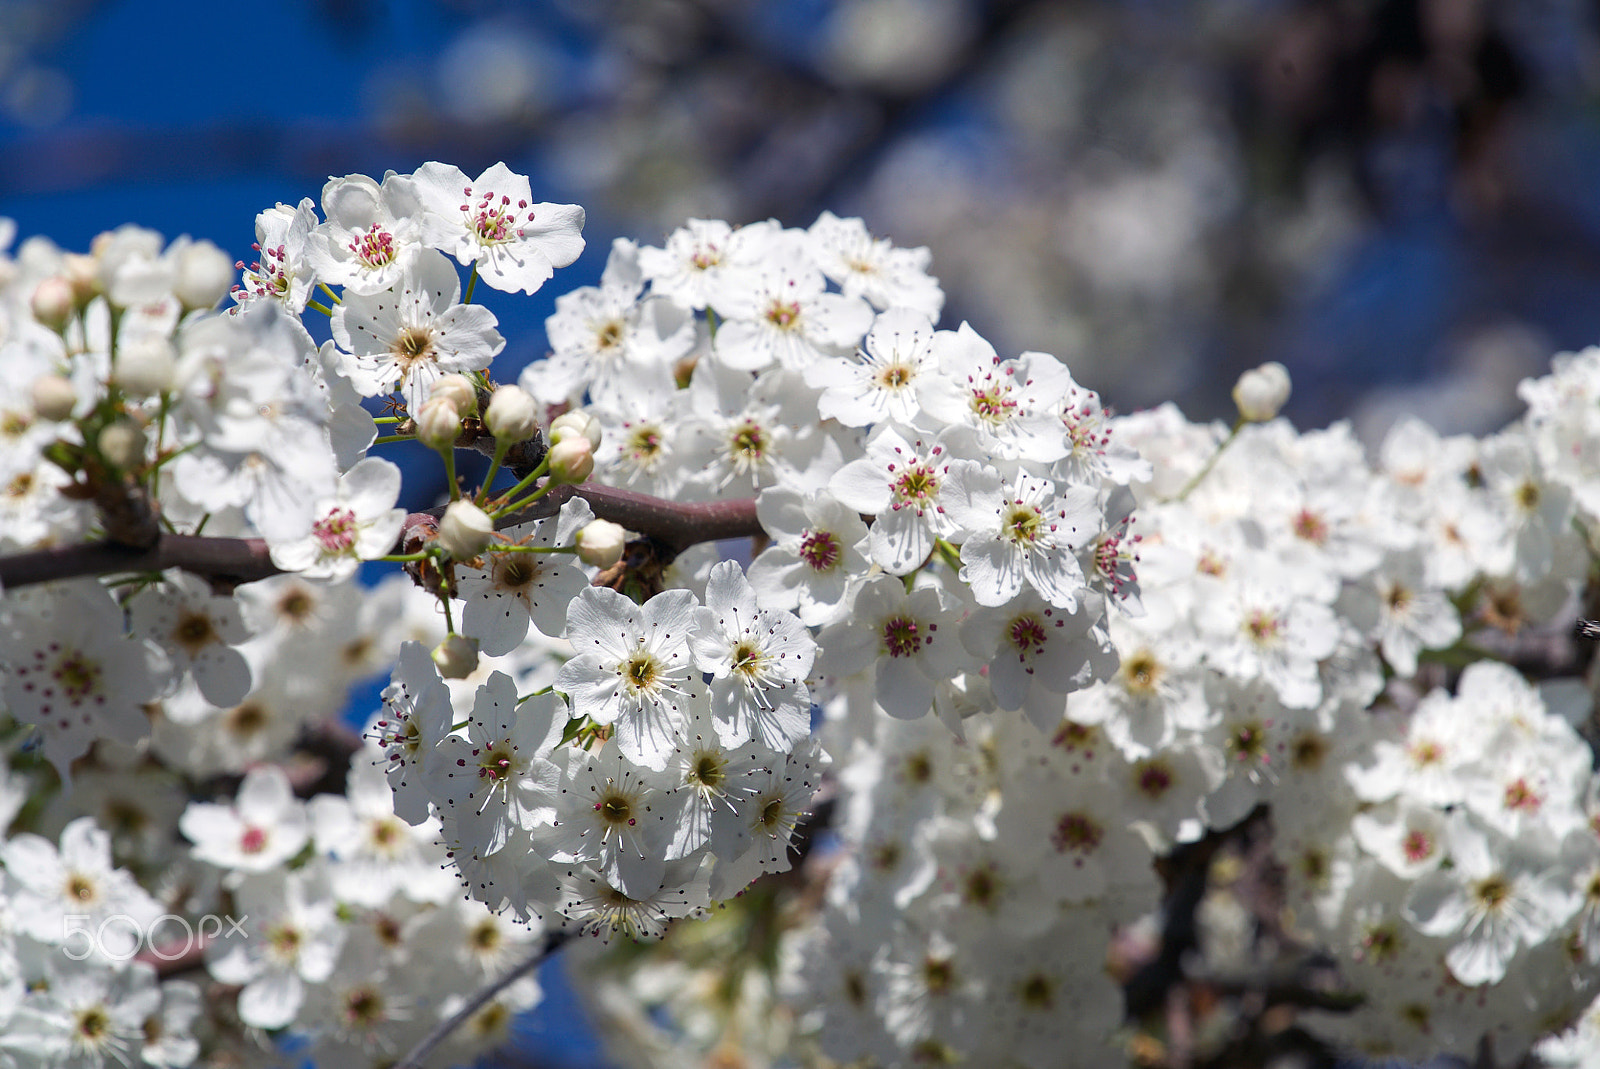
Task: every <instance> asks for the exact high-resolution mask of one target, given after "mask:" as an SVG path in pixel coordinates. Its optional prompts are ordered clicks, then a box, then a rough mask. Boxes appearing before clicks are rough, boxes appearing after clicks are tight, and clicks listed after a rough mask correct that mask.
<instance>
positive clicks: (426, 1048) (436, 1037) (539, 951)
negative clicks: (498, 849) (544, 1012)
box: [394, 929, 570, 1069]
mask: <svg viewBox="0 0 1600 1069" xmlns="http://www.w3.org/2000/svg"><path fill="white" fill-rule="evenodd" d="M569 938H570V935H569V934H568V933H567V931H566V930H565V929H558V930H556V931H553V932H547V933H545V937H544V938H543V939H541V940H540V941H539V945H538V946H537V947H536V948H535V949H534V951H533V953H532V954H530V955H528V960H527V961H525V962H523V963H522V964H521V965H518V966H517V967H516V968H515V969H512V970H511V971H510V972H508V973H506V974H505V975H504V976H502V977H501V978H500V979H498V980H496V981H494V982H493V983H491V984H488V985H486V986H485V987H483V988H482V989H481V990H479V991H478V993H477V994H476V995H473V996H472V997H471V998H470V999H468V1000H467V1003H466V1005H464V1006H462V1007H461V1008H460V1009H459V1010H457V1011H456V1012H455V1015H454V1016H452V1017H450V1018H449V1019H448V1020H444V1021H440V1022H439V1023H438V1024H437V1025H436V1026H435V1027H434V1029H433V1031H431V1032H429V1033H428V1034H427V1035H426V1036H423V1037H422V1041H421V1042H420V1043H418V1044H417V1045H416V1046H415V1047H412V1048H411V1051H410V1053H408V1054H407V1055H406V1056H405V1057H404V1058H402V1059H400V1061H399V1062H398V1063H397V1064H396V1065H395V1066H394V1069H419V1067H420V1066H421V1065H422V1063H423V1061H424V1060H425V1059H426V1058H427V1057H428V1055H430V1054H432V1053H433V1048H435V1047H437V1046H438V1045H439V1044H440V1043H442V1042H444V1039H445V1037H446V1036H448V1035H449V1034H450V1033H451V1032H454V1031H455V1030H456V1029H457V1028H460V1027H461V1025H462V1024H464V1023H465V1022H466V1021H467V1020H469V1019H470V1018H471V1017H472V1015H473V1014H475V1013H477V1012H478V1011H479V1010H481V1009H483V1007H485V1006H487V1005H488V1004H489V1003H490V1002H491V1001H492V1000H493V999H494V997H495V996H496V995H498V994H499V993H500V992H502V991H504V990H505V989H506V988H508V987H510V986H511V985H512V984H514V983H516V982H517V981H518V980H520V979H522V978H523V977H524V976H527V975H528V974H529V973H531V972H533V970H535V969H537V968H538V967H539V966H540V965H541V964H543V962H544V961H545V959H546V958H548V957H549V956H550V954H551V953H552V952H553V951H555V949H556V948H557V947H559V946H560V945H561V944H562V943H565V942H566V941H567V939H569Z"/></svg>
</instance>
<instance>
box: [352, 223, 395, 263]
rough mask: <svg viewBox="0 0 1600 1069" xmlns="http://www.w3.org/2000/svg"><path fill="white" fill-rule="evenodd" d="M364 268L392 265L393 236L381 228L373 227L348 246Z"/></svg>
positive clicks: (393, 252) (393, 254) (393, 251)
mask: <svg viewBox="0 0 1600 1069" xmlns="http://www.w3.org/2000/svg"><path fill="white" fill-rule="evenodd" d="M348 247H349V249H350V251H351V252H353V253H355V254H356V259H357V260H360V261H361V263H362V265H363V266H365V267H373V268H376V267H383V266H384V265H386V264H391V263H394V256H395V248H394V235H393V234H390V233H389V232H388V231H387V230H385V229H383V228H382V227H377V226H375V227H373V228H372V229H371V230H369V231H367V232H366V233H365V234H362V235H360V236H359V237H357V238H356V240H354V241H352V242H351V243H350V245H349V246H348Z"/></svg>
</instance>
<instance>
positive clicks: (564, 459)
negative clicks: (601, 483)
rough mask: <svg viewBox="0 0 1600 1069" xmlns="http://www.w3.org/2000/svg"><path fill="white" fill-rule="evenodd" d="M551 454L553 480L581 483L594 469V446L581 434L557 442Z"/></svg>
mask: <svg viewBox="0 0 1600 1069" xmlns="http://www.w3.org/2000/svg"><path fill="white" fill-rule="evenodd" d="M549 455H550V479H551V481H552V482H558V483H581V482H583V481H584V480H585V479H587V478H588V477H589V475H590V474H591V473H592V472H593V471H594V448H593V447H592V446H591V445H590V444H589V439H587V438H585V437H584V436H583V435H581V434H574V435H572V436H571V437H570V438H566V439H564V440H562V441H560V442H557V443H556V444H555V445H553V446H551V447H550V454H549Z"/></svg>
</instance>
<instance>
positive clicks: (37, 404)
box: [33, 375, 78, 420]
mask: <svg viewBox="0 0 1600 1069" xmlns="http://www.w3.org/2000/svg"><path fill="white" fill-rule="evenodd" d="M77 404H78V391H77V390H75V389H74V388H73V386H72V383H71V382H70V381H69V380H67V379H65V378H62V377H61V376H60V375H40V376H39V377H38V378H36V379H34V380H33V411H34V412H35V414H37V415H38V417H39V418H40V419H48V420H63V419H71V418H72V410H73V408H75V407H77Z"/></svg>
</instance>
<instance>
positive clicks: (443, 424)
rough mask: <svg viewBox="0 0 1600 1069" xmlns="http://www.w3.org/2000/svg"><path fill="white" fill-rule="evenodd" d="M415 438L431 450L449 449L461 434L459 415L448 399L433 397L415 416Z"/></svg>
mask: <svg viewBox="0 0 1600 1069" xmlns="http://www.w3.org/2000/svg"><path fill="white" fill-rule="evenodd" d="M416 424H417V437H418V438H421V439H422V441H423V444H425V445H427V446H429V447H430V448H433V449H449V448H450V447H451V446H452V445H454V444H455V440H456V436H457V435H459V434H460V433H461V415H460V413H459V412H457V411H456V406H455V405H454V404H452V403H451V402H450V399H449V398H446V397H438V396H435V397H434V398H433V399H432V400H431V401H428V402H426V403H425V404H424V405H423V406H422V409H421V411H419V412H418V413H417V415H416Z"/></svg>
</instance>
